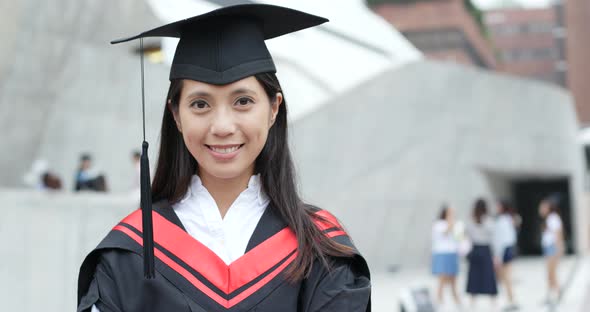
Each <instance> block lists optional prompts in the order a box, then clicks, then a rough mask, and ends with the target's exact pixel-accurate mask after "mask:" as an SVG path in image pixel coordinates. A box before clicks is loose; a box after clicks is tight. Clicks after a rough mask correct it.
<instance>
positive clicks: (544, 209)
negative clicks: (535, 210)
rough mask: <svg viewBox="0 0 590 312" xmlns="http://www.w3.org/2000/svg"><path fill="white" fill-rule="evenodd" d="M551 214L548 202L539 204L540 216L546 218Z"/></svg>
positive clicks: (544, 201)
mask: <svg viewBox="0 0 590 312" xmlns="http://www.w3.org/2000/svg"><path fill="white" fill-rule="evenodd" d="M548 214H549V203H548V202H547V201H546V200H543V201H541V203H540V204H539V215H540V216H541V217H545V216H547V215H548Z"/></svg>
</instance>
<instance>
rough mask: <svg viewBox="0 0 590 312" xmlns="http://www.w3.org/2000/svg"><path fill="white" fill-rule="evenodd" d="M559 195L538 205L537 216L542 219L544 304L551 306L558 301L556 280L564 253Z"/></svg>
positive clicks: (558, 294)
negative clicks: (544, 281) (544, 261)
mask: <svg viewBox="0 0 590 312" xmlns="http://www.w3.org/2000/svg"><path fill="white" fill-rule="evenodd" d="M560 201H561V200H560V197H559V195H555V194H554V195H551V196H549V197H547V198H545V199H543V200H542V201H541V203H540V204H539V215H540V216H541V218H542V219H543V223H542V230H543V234H542V237H541V245H542V247H543V255H544V256H545V259H546V265H547V285H548V288H547V297H546V303H548V304H550V305H553V304H556V303H557V302H558V301H559V297H560V288H559V281H558V278H557V268H558V266H559V260H560V259H561V256H562V255H563V254H564V252H565V244H564V235H563V222H562V220H561V217H560V215H559V205H560Z"/></svg>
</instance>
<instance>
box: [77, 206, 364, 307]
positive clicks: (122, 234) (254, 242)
mask: <svg viewBox="0 0 590 312" xmlns="http://www.w3.org/2000/svg"><path fill="white" fill-rule="evenodd" d="M317 213H318V214H321V215H322V216H324V217H326V218H328V219H330V218H333V216H331V215H330V214H329V213H327V212H326V211H324V210H321V211H319V212H317ZM333 220H334V221H335V219H333ZM153 222H154V242H155V244H154V246H155V249H154V253H155V256H156V257H155V268H156V277H155V278H154V279H149V280H148V279H144V277H143V258H142V254H143V247H142V239H141V212H140V210H137V211H135V212H134V213H132V214H131V215H129V216H128V217H127V218H125V219H124V220H123V221H121V222H120V223H119V224H118V225H117V226H115V227H114V228H113V230H112V231H111V232H110V233H109V234H108V235H107V236H106V238H105V239H104V240H103V241H102V242H101V243H100V244H99V245H98V247H97V248H96V249H95V250H93V251H92V252H91V253H90V254H89V255H88V256H87V257H86V259H85V260H84V262H83V264H82V267H81V269H80V275H79V278H78V310H77V311H78V312H82V311H84V312H86V311H90V310H91V307H92V305H96V306H97V307H98V308H99V309H100V311H101V312H123V311H125V312H139V311H141V312H150V311H152V312H160V311H162V312H163V311H166V312H168V311H187V312H188V311H190V312H205V311H207V312H216V311H224V312H225V311H256V312H266V311H284V312H291V311H292V312H296V311H297V312H299V311H301V312H313V311H326V312H330V311H338V312H345V311H355V312H357V311H358V312H361V311H371V303H370V299H371V298H370V297H371V286H370V276H369V269H368V266H367V264H366V262H365V260H364V259H363V257H362V256H361V255H360V254H358V253H357V254H356V255H355V256H354V257H353V258H338V259H333V266H332V267H331V269H330V270H328V269H326V268H325V267H324V266H322V265H320V263H319V262H316V263H315V264H314V265H313V268H312V272H311V274H310V276H309V278H306V279H304V280H302V281H300V282H296V283H293V282H288V281H286V280H285V278H284V272H285V270H286V269H287V268H288V267H289V265H290V264H291V262H292V261H293V260H294V258H295V256H296V248H297V240H296V238H295V235H294V234H293V232H292V231H291V230H290V229H289V228H288V227H286V224H285V223H284V222H283V221H282V220H281V219H280V218H279V217H278V216H277V215H276V213H274V212H273V209H272V207H268V208H267V209H266V211H265V213H264V214H263V216H262V218H261V220H260V222H259V223H258V225H257V226H256V229H255V230H254V233H253V234H252V237H251V238H250V241H249V243H248V246H247V249H246V253H245V254H244V255H243V256H242V257H240V258H238V259H237V260H236V261H234V262H233V263H231V264H230V265H226V264H225V263H224V262H223V261H222V260H221V259H220V258H219V257H217V255H215V254H214V253H213V252H212V251H211V250H209V249H208V248H207V247H205V246H204V245H203V244H201V243H200V242H199V241H197V240H196V239H194V238H193V237H192V236H190V235H189V234H188V233H187V232H186V231H185V229H184V227H183V225H182V224H181V222H180V220H179V219H178V216H176V214H175V212H174V210H173V209H172V208H171V207H170V205H168V204H167V203H158V204H155V205H154V213H153ZM335 222H337V221H335ZM336 224H337V223H336ZM318 226H320V228H321V229H322V230H323V231H324V233H325V234H326V235H327V236H329V237H332V239H334V240H336V241H337V242H339V243H342V244H345V245H348V246H351V247H353V248H354V246H353V245H352V243H351V240H350V238H349V237H348V236H347V235H346V233H345V232H344V231H343V230H342V228H340V227H339V226H334V225H333V224H326V223H323V224H322V223H318Z"/></svg>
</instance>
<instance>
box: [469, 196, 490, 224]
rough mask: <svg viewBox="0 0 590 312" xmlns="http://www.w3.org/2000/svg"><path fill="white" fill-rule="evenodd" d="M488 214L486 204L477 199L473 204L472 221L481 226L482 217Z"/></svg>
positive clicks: (481, 199)
mask: <svg viewBox="0 0 590 312" xmlns="http://www.w3.org/2000/svg"><path fill="white" fill-rule="evenodd" d="M487 213H488V204H487V203H486V201H485V200H484V199H483V198H478V199H477V200H476V201H475V203H474V204H473V219H475V222H477V223H478V224H481V223H482V221H483V217H484V216H485V215H486V214H487Z"/></svg>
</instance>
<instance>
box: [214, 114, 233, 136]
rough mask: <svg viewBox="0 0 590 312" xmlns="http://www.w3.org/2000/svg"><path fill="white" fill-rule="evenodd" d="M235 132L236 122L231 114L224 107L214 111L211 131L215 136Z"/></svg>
mask: <svg viewBox="0 0 590 312" xmlns="http://www.w3.org/2000/svg"><path fill="white" fill-rule="evenodd" d="M235 132H236V123H235V120H234V118H233V115H232V113H231V112H230V111H228V110H226V109H221V110H219V111H217V112H216V114H215V117H214V118H213V121H212V122H211V133H212V134H213V135H216V136H220V137H225V136H229V135H232V134H233V133H235Z"/></svg>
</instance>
